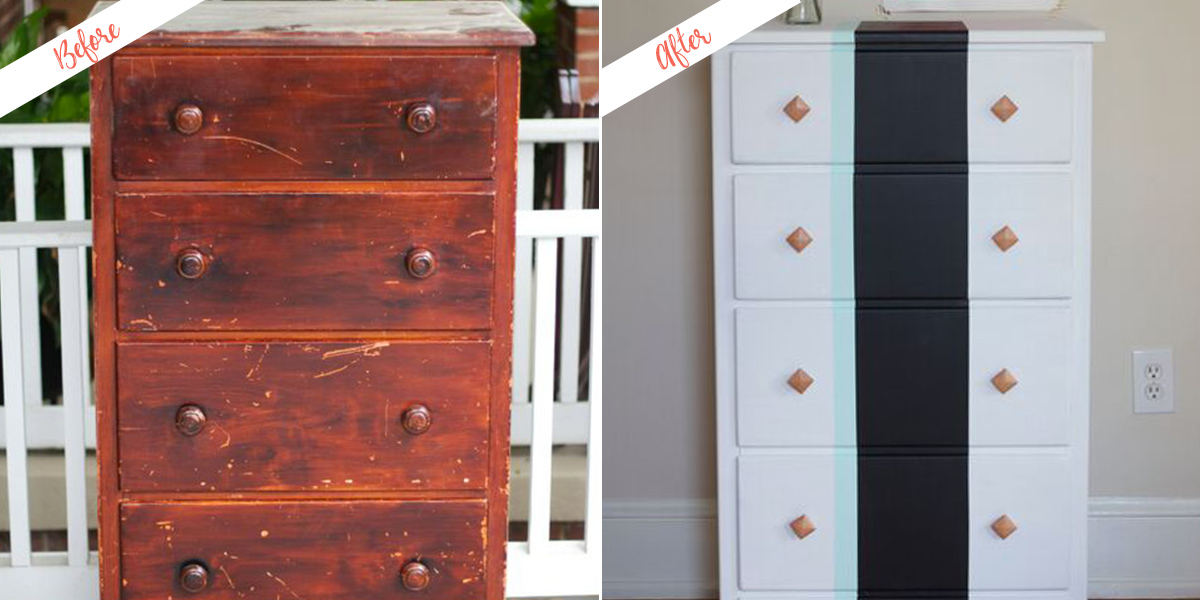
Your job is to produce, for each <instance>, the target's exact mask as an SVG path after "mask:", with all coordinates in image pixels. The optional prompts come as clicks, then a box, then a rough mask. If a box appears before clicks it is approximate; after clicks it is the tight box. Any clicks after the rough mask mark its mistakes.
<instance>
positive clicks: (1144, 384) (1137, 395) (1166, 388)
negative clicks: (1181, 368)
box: [1133, 349, 1175, 414]
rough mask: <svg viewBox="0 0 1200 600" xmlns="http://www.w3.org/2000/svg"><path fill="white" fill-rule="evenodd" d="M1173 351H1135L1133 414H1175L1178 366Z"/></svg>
mask: <svg viewBox="0 0 1200 600" xmlns="http://www.w3.org/2000/svg"><path fill="white" fill-rule="evenodd" d="M1174 362H1175V361H1174V358H1173V355H1172V352H1171V350H1170V349H1166V350H1134V351H1133V412H1135V413H1137V414H1147V413H1173V412H1175V364H1174Z"/></svg>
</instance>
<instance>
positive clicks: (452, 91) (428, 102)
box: [112, 54, 496, 180]
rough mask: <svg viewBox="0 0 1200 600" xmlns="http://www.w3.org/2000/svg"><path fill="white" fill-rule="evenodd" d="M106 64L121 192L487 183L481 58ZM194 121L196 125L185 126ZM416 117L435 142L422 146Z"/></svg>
mask: <svg viewBox="0 0 1200 600" xmlns="http://www.w3.org/2000/svg"><path fill="white" fill-rule="evenodd" d="M113 61H114V62H113V81H114V86H115V87H114V89H113V122H114V123H116V124H117V126H115V127H113V149H112V155H113V171H114V176H115V177H116V178H117V179H177V180H271V179H489V178H491V176H492V169H493V167H494V164H495V155H494V153H495V139H496V102H495V99H496V64H495V63H496V61H495V59H494V58H493V57H491V56H446V55H434V56H422V55H412V54H397V55H367V56H329V55H319V54H316V55H311V56H310V55H304V54H300V55H296V54H292V55H255V54H250V55H231V56H221V57H213V56H181V55H172V54H165V55H158V56H145V55H142V56H122V57H117V58H114V59H113ZM185 107H191V108H185ZM422 107H426V108H422ZM193 109H195V110H198V111H199V113H198V114H197V113H188V112H187V111H190V110H193ZM426 109H431V110H432V111H433V124H432V129H429V130H428V131H425V132H419V131H418V130H419V129H420V128H421V125H422V123H421V122H418V121H421V115H422V114H423V113H424V111H425V110H426ZM181 111H183V112H181ZM194 127H198V129H195V130H193V128H194Z"/></svg>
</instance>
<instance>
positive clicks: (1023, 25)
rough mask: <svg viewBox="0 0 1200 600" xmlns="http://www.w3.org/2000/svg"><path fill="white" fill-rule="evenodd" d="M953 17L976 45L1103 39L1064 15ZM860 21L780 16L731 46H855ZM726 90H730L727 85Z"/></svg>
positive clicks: (897, 18)
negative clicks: (797, 21)
mask: <svg viewBox="0 0 1200 600" xmlns="http://www.w3.org/2000/svg"><path fill="white" fill-rule="evenodd" d="M914 1H919V0H914ZM988 1H989V2H990V1H993V0H988ZM1003 1H1008V0H1003ZM953 18H954V19H956V20H959V21H962V22H964V23H965V24H966V25H967V30H968V32H969V35H970V39H971V43H973V44H975V43H980V44H1017V45H1022V44H1088V43H1094V42H1102V41H1104V32H1103V31H1100V30H1098V29H1096V28H1095V27H1092V26H1091V25H1088V24H1086V23H1083V22H1080V21H1077V20H1075V19H1072V18H1070V17H1064V16H1062V15H1055V16H1054V18H1053V19H1047V18H1045V17H1044V16H1041V15H1021V16H1018V15H1000V16H999V18H997V17H996V16H994V15H987V14H979V13H974V14H972V13H967V14H957V15H954V17H953ZM889 20H891V21H906V20H913V21H925V20H929V15H923V14H913V15H893V16H892V17H891V18H890V19H889ZM858 23H859V22H858V21H857V20H853V19H826V20H825V21H824V22H822V23H819V24H816V25H804V26H796V25H788V24H786V23H784V21H783V18H782V16H781V17H780V18H776V19H772V20H770V21H767V22H766V23H764V24H763V25H762V26H761V27H759V28H758V29H755V30H754V31H751V32H750V33H748V34H746V35H744V36H742V37H741V38H740V39H738V40H737V41H735V42H733V44H732V46H733V48H734V49H746V48H750V47H756V46H761V45H765V44H779V45H787V46H791V47H795V46H810V45H827V44H837V45H839V46H847V47H852V46H853V45H854V30H855V28H857V27H858ZM724 89H725V90H728V87H726V88H724Z"/></svg>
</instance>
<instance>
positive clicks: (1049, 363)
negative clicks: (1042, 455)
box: [968, 305, 1075, 446]
mask: <svg viewBox="0 0 1200 600" xmlns="http://www.w3.org/2000/svg"><path fill="white" fill-rule="evenodd" d="M970 321H971V325H970V327H971V366H970V378H971V381H970V399H971V400H970V409H969V411H968V412H969V413H970V417H969V418H970V440H971V445H973V446H1022V445H1029V446H1052V445H1065V444H1067V442H1068V440H1069V439H1070V435H1069V433H1070V432H1069V431H1068V430H1067V426H1068V423H1069V422H1070V418H1071V399H1072V398H1074V397H1075V395H1074V394H1072V389H1073V386H1072V379H1071V378H1072V376H1073V373H1074V370H1073V369H1074V365H1072V363H1071V358H1070V356H1071V309H1070V308H1068V307H1067V306H1064V305H1058V306H1023V307H1016V306H996V305H988V306H973V307H972V308H971V315H970ZM1002 372H1003V373H1007V376H1004V375H1002ZM993 379H995V382H993ZM1001 389H1007V391H1006V392H1001V391H1000V390H1001Z"/></svg>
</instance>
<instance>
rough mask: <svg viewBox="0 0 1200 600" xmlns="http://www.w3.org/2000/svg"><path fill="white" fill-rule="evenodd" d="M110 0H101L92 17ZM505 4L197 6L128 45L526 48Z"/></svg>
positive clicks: (530, 38)
mask: <svg viewBox="0 0 1200 600" xmlns="http://www.w3.org/2000/svg"><path fill="white" fill-rule="evenodd" d="M112 4H114V3H113V2H100V3H97V4H96V7H95V8H94V9H93V10H92V15H95V14H97V13H99V12H100V11H102V10H104V9H106V8H108V7H109V6H111V5H112ZM533 42H534V35H533V32H532V31H530V30H529V28H528V27H526V26H525V24H524V23H522V22H521V20H520V19H518V18H517V17H516V16H515V15H513V13H512V12H511V11H509V10H508V7H507V6H505V4H504V3H503V2H469V1H461V2H460V1H438V2H368V1H365V0H333V1H319V2H318V1H312V2H303V1H294V0H293V1H269V0H268V1H262V2H213V1H206V2H202V3H200V4H198V5H197V6H196V7H195V8H192V9H190V10H188V11H187V12H185V13H183V14H182V15H180V16H178V17H176V18H174V19H172V20H170V21H168V22H167V23H166V24H164V25H163V26H162V27H159V28H158V29H156V30H154V31H152V32H150V33H148V34H146V35H145V36H143V37H141V38H139V39H138V40H137V41H135V42H133V43H132V44H131V45H133V46H168V45H169V46H291V45H305V46H528V45H531V44H533Z"/></svg>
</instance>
